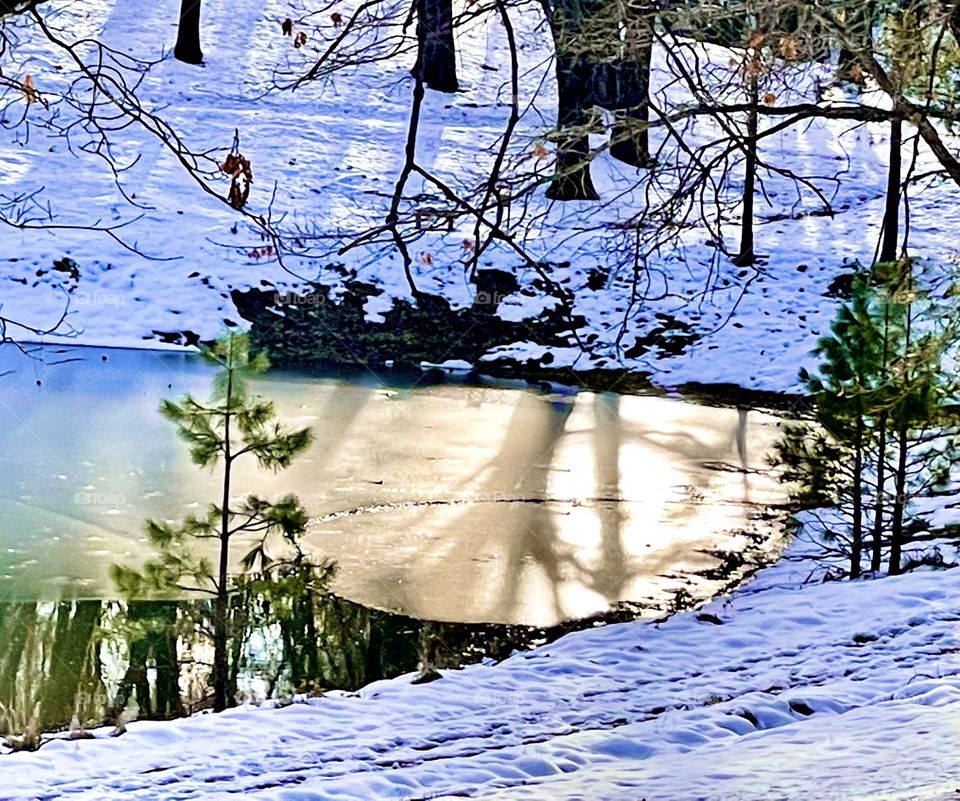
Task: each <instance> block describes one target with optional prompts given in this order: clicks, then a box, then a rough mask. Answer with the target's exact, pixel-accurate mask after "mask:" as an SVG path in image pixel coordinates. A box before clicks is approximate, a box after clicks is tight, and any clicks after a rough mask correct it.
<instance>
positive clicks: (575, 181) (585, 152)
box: [547, 0, 600, 200]
mask: <svg viewBox="0 0 960 801" xmlns="http://www.w3.org/2000/svg"><path fill="white" fill-rule="evenodd" d="M582 16H583V10H582V9H581V8H580V5H579V3H578V2H577V0H555V2H554V3H553V14H552V18H551V21H550V26H551V30H552V32H553V41H554V44H555V46H556V62H557V131H558V134H557V158H556V169H555V172H554V176H553V180H552V181H551V182H550V186H549V187H548V188H547V197H548V198H550V199H551V200H599V199H600V196H599V195H598V194H597V190H596V189H594V187H593V179H592V178H591V177H590V138H589V130H588V129H589V123H590V115H589V113H588V108H589V107H590V106H591V105H592V94H593V84H594V77H595V76H594V69H593V64H592V62H591V60H590V59H589V58H588V57H587V56H588V54H587V53H586V52H585V43H584V42H583V37H582V35H581V32H580V20H581V18H582Z"/></svg>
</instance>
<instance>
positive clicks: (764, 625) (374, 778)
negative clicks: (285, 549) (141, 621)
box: [0, 563, 960, 801]
mask: <svg viewBox="0 0 960 801" xmlns="http://www.w3.org/2000/svg"><path fill="white" fill-rule="evenodd" d="M798 575H800V573H799V572H798V571H797V569H796V568H794V567H790V566H789V563H781V564H779V565H777V566H774V567H772V568H768V569H767V570H765V571H764V572H763V573H761V574H760V575H759V576H758V578H757V580H756V581H755V582H753V583H752V584H750V585H748V586H747V587H744V588H743V589H741V590H740V591H738V592H737V593H735V594H734V595H733V596H732V597H729V598H720V599H717V600H716V601H714V602H712V603H711V604H709V605H708V606H707V607H705V608H704V609H702V610H700V611H699V612H687V613H682V614H678V615H676V616H674V617H672V618H670V619H668V620H666V621H664V622H661V623H632V624H622V625H613V626H607V627H604V628H599V629H594V630H590V631H583V632H578V633H575V634H571V635H568V636H567V637H565V638H563V639H562V640H560V641H558V642H556V643H554V644H552V645H550V646H545V647H542V648H540V649H538V650H535V651H532V652H529V653H523V654H517V655H515V656H513V657H512V658H510V659H508V660H507V661H505V662H503V663H500V664H497V665H493V664H484V665H475V666H472V667H469V668H466V669H464V670H461V671H449V672H446V674H445V675H444V677H443V678H442V679H440V680H438V681H436V682H433V683H430V684H426V685H412V684H410V678H411V677H409V676H407V677H401V678H399V679H396V680H392V681H386V682H380V683H376V684H373V685H371V686H369V687H367V688H365V689H364V690H362V691H360V692H359V693H356V694H342V693H334V694H331V695H329V696H327V697H322V698H315V699H310V700H308V701H305V702H302V703H295V704H293V705H291V706H287V707H285V708H281V709H267V708H260V709H252V708H246V709H237V710H233V711H230V712H227V713H224V714H221V715H204V716H199V717H194V718H190V719H186V720H181V721H176V722H172V723H147V722H142V723H134V724H131V725H130V726H129V731H128V732H127V733H126V734H124V735H123V736H122V737H119V738H111V737H108V736H107V734H106V732H103V733H101V737H99V738H98V739H94V740H78V741H66V740H57V741H53V742H50V743H48V744H47V745H45V746H43V747H42V748H41V750H40V751H39V752H37V753H32V754H17V755H11V756H7V757H4V758H2V759H0V797H2V798H21V797H23V798H29V797H43V798H45V799H54V798H78V799H79V798H83V799H108V798H111V799H112V798H125V799H127V798H129V799H158V800H159V799H164V801H166V800H168V799H173V798H224V799H226V798H235V797H237V796H238V795H240V794H242V795H243V796H244V797H249V798H263V799H267V798H269V799H294V798H296V799H341V798H342V799H348V798H349V799H363V800H364V801H367V800H368V799H411V801H412V799H423V798H463V797H467V798H495V799H544V800H547V799H549V800H550V801H557V799H570V801H572V800H573V799H586V798H589V799H594V800H595V801H624V799H640V798H646V799H650V801H653V800H654V799H665V800H667V799H668V800H669V801H683V800H684V799H691V800H692V799H717V801H721V800H722V801H730V800H731V799H751V801H757V800H758V799H784V798H787V799H866V798H876V799H880V798H883V799H894V798H896V799H899V798H925V799H933V798H943V797H948V796H950V794H952V793H953V792H954V789H955V788H960V757H958V754H960V656H958V649H960V613H958V612H957V606H956V598H957V597H958V595H960V570H949V571H945V572H926V573H915V574H912V575H907V576H901V577H897V578H888V579H879V580H872V581H869V580H868V581H859V582H853V583H840V582H837V583H826V584H819V585H807V586H803V587H800V586H799V585H797V584H796V583H795V580H796V577H797V576H798ZM950 797H952V796H950Z"/></svg>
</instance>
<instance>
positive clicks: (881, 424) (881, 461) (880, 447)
mask: <svg viewBox="0 0 960 801" xmlns="http://www.w3.org/2000/svg"><path fill="white" fill-rule="evenodd" d="M884 364H886V357H884ZM886 471H887V413H886V412H885V411H883V412H880V414H879V416H878V417H877V484H876V490H875V492H874V495H875V496H876V497H875V501H874V502H875V503H876V509H874V512H873V551H872V552H871V554H870V569H871V570H872V571H874V572H878V571H879V570H880V567H881V565H882V564H883V496H884V493H886V491H887V490H886V481H887V476H886Z"/></svg>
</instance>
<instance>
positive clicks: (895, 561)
mask: <svg viewBox="0 0 960 801" xmlns="http://www.w3.org/2000/svg"><path fill="white" fill-rule="evenodd" d="M897 445H898V447H899V448H900V453H899V454H898V459H897V472H896V477H895V481H894V484H895V487H896V493H897V497H896V498H894V501H893V519H892V520H891V524H890V565H889V567H888V568H887V573H888V574H890V575H891V576H895V575H897V574H898V573H900V569H901V566H900V555H901V553H902V552H903V510H904V507H905V506H906V502H907V499H906V496H905V493H906V484H907V427H906V425H905V424H904V425H903V426H901V428H900V430H899V431H897Z"/></svg>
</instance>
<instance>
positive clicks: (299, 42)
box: [293, 31, 307, 48]
mask: <svg viewBox="0 0 960 801" xmlns="http://www.w3.org/2000/svg"><path fill="white" fill-rule="evenodd" d="M306 43H307V35H306V34H305V33H304V32H303V31H300V32H299V33H298V34H297V35H296V36H295V37H294V39H293V46H294V47H296V48H301V47H303V46H304V45H305V44H306Z"/></svg>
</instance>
